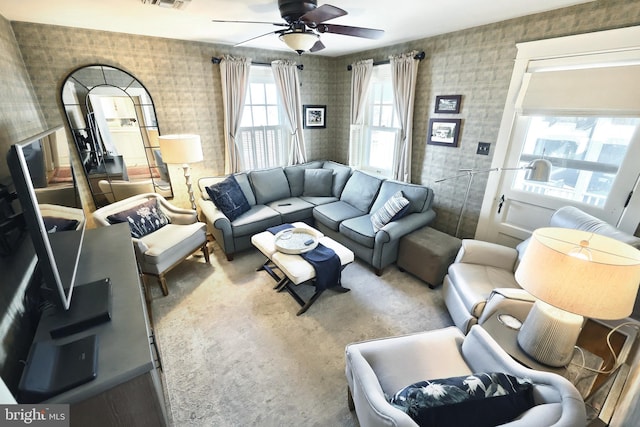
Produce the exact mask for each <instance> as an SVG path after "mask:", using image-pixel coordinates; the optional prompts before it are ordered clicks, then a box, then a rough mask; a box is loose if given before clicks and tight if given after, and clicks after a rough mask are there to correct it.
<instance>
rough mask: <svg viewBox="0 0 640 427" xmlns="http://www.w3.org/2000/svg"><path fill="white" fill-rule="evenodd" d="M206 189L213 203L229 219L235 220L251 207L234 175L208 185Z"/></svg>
mask: <svg viewBox="0 0 640 427" xmlns="http://www.w3.org/2000/svg"><path fill="white" fill-rule="evenodd" d="M206 190H207V194H209V197H210V198H211V201H212V202H213V204H214V205H216V207H217V208H218V209H220V210H221V211H222V213H223V214H224V215H225V216H226V217H227V218H229V221H232V222H233V221H234V220H235V219H236V218H238V217H239V216H240V215H242V214H243V213H245V212H247V211H248V210H249V208H250V206H249V202H248V201H247V198H246V197H245V195H244V193H243V191H242V189H241V188H240V184H238V181H236V178H235V176H233V175H229V176H228V177H227V178H226V179H224V180H222V181H220V182H219V183H217V184H213V185H211V186H209V187H207V188H206Z"/></svg>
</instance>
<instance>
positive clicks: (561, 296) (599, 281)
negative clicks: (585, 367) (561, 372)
mask: <svg viewBox="0 0 640 427" xmlns="http://www.w3.org/2000/svg"><path fill="white" fill-rule="evenodd" d="M515 278H516V280H517V282H518V283H519V284H520V286H522V287H523V288H524V289H525V290H527V291H528V292H529V293H530V294H532V295H533V296H534V297H536V298H537V299H539V300H540V301H542V302H544V303H546V304H548V305H549V306H552V307H547V306H546V304H543V303H542V302H537V303H536V304H535V305H534V308H533V309H532V310H531V312H530V313H529V316H528V317H527V319H526V320H525V322H524V323H523V325H522V328H521V330H520V332H519V334H518V343H519V344H520V346H521V347H522V348H523V350H525V351H526V352H527V353H529V354H530V355H531V356H533V357H534V358H536V359H537V360H538V361H540V362H542V363H546V364H548V365H550V366H563V365H564V364H566V363H568V361H569V360H570V356H571V354H572V353H573V346H574V345H575V342H576V340H577V337H578V334H579V333H580V328H581V326H582V317H581V316H586V317H593V318H596V319H622V318H624V317H627V316H629V315H630V314H631V312H632V311H633V304H634V302H635V298H636V294H637V292H638V284H640V251H638V250H637V249H635V248H633V247H632V246H630V245H627V244H625V243H622V242H620V241H618V240H615V239H611V238H609V237H605V236H602V235H599V234H594V233H591V232H585V231H581V230H573V229H566V228H553V227H549V228H539V229H537V230H535V231H534V232H533V235H532V236H531V239H530V241H529V244H528V246H527V249H526V251H525V253H524V255H523V257H522V260H521V261H520V264H519V265H518V268H517V270H516V273H515ZM558 309H559V310H558ZM567 359H569V360H567Z"/></svg>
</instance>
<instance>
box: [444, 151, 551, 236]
mask: <svg viewBox="0 0 640 427" xmlns="http://www.w3.org/2000/svg"><path fill="white" fill-rule="evenodd" d="M516 170H528V172H527V176H526V177H525V179H526V180H527V181H537V182H548V181H549V176H550V175H551V162H550V161H549V160H546V159H536V160H534V161H532V162H531V163H529V164H528V165H527V166H522V167H519V168H491V169H459V170H458V172H463V173H460V174H458V175H454V176H449V177H446V178H440V179H437V180H435V182H443V181H448V180H450V179H457V178H461V177H463V176H466V177H468V178H469V181H468V182H467V191H466V192H465V193H464V201H463V202H462V206H461V207H460V214H459V215H458V224H457V225H456V237H460V225H461V224H462V215H463V214H464V211H465V208H466V207H467V200H468V199H469V192H470V191H471V183H472V182H473V177H474V176H475V175H477V174H479V173H490V172H496V171H516Z"/></svg>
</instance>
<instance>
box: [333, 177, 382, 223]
mask: <svg viewBox="0 0 640 427" xmlns="http://www.w3.org/2000/svg"><path fill="white" fill-rule="evenodd" d="M380 184H382V179H380V178H376V177H375V176H372V175H368V174H366V173H363V172H360V171H358V170H356V171H354V172H353V175H351V178H349V180H348V181H347V184H346V185H345V186H344V190H342V194H341V195H340V200H341V201H343V202H347V203H349V204H350V205H351V206H353V207H354V208H356V209H357V210H359V211H361V212H364V213H368V212H369V209H371V204H372V203H373V200H374V198H375V197H376V194H378V190H379V189H380ZM392 194H393V193H392ZM389 197H391V194H389Z"/></svg>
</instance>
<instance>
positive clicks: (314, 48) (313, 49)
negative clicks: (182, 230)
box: [309, 40, 325, 52]
mask: <svg viewBox="0 0 640 427" xmlns="http://www.w3.org/2000/svg"><path fill="white" fill-rule="evenodd" d="M324 48H325V45H324V43H322V42H321V41H320V40H318V41H317V42H316V43H315V44H314V45H313V46H311V49H309V52H317V51H319V50H322V49H324Z"/></svg>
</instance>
